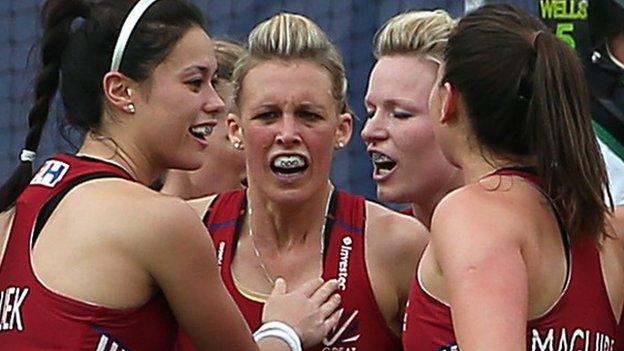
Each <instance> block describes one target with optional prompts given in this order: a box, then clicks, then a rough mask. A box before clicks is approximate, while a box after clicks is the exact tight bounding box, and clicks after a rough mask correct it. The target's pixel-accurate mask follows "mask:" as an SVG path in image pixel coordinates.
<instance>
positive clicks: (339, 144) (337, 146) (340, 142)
mask: <svg viewBox="0 0 624 351" xmlns="http://www.w3.org/2000/svg"><path fill="white" fill-rule="evenodd" d="M343 147H344V143H343V142H342V141H339V142H338V143H336V146H335V147H334V149H336V150H340V149H342V148H343Z"/></svg>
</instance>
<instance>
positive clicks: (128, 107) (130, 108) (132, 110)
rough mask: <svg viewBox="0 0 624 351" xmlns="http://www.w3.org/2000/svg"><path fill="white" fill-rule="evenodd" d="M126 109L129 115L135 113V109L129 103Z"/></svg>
mask: <svg viewBox="0 0 624 351" xmlns="http://www.w3.org/2000/svg"><path fill="white" fill-rule="evenodd" d="M126 108H127V109H128V112H130V113H135V112H136V107H134V104H133V103H129V104H128V106H126Z"/></svg>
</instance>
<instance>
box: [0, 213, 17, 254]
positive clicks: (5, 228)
mask: <svg viewBox="0 0 624 351" xmlns="http://www.w3.org/2000/svg"><path fill="white" fill-rule="evenodd" d="M14 217H15V207H11V208H9V209H7V210H6V211H4V212H0V261H2V257H3V256H4V249H5V247H6V241H7V240H8V238H9V232H10V231H11V226H12V224H13V218H14Z"/></svg>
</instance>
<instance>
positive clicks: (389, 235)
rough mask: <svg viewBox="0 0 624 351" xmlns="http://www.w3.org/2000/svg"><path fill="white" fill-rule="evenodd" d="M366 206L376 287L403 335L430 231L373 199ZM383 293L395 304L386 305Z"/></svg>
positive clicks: (381, 302) (388, 315)
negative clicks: (405, 317)
mask: <svg viewBox="0 0 624 351" xmlns="http://www.w3.org/2000/svg"><path fill="white" fill-rule="evenodd" d="M366 206H367V207H366V213H367V224H366V232H367V235H366V240H367V246H366V250H367V251H366V252H367V262H368V263H369V264H368V267H369V271H370V272H371V273H372V274H371V280H372V283H373V290H375V296H376V297H378V303H379V305H380V308H381V310H382V313H383V314H384V316H386V319H387V321H388V322H389V325H390V326H391V328H392V329H393V330H394V331H395V333H397V334H400V330H401V324H402V321H403V315H404V313H405V304H406V302H407V298H408V295H409V289H410V287H411V283H412V281H413V280H414V277H415V273H416V266H417V264H418V261H419V260H420V257H421V256H422V253H423V251H424V249H425V246H426V245H427V242H428V240H429V232H428V231H427V229H426V228H425V226H424V225H423V224H422V223H420V222H419V221H418V220H416V219H414V218H412V217H408V216H405V215H402V214H399V213H397V212H394V211H391V210H389V209H387V208H384V207H382V206H380V205H378V204H375V203H372V202H367V204H366ZM379 275H381V276H382V277H383V281H380V278H379ZM380 294H390V295H391V300H390V301H392V303H391V304H385V303H384V302H385V301H387V300H386V299H385V298H384V297H383V296H380ZM388 318H390V319H388Z"/></svg>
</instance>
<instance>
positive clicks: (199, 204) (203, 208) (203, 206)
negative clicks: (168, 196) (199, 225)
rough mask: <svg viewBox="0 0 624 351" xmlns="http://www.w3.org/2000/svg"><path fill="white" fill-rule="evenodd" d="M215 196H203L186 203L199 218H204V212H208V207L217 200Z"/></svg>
mask: <svg viewBox="0 0 624 351" xmlns="http://www.w3.org/2000/svg"><path fill="white" fill-rule="evenodd" d="M217 196H218V195H209V196H204V197H200V198H197V199H191V200H187V201H186V203H188V204H189V206H191V208H192V209H193V210H194V211H195V213H197V215H198V216H199V218H204V216H205V215H206V212H207V211H208V207H209V206H210V204H211V203H212V202H213V201H214V200H215V199H216V198H217Z"/></svg>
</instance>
